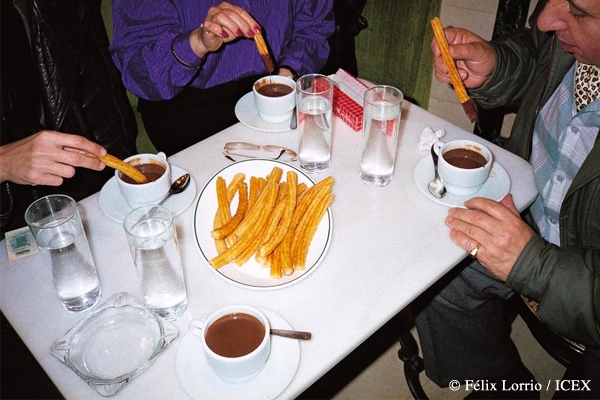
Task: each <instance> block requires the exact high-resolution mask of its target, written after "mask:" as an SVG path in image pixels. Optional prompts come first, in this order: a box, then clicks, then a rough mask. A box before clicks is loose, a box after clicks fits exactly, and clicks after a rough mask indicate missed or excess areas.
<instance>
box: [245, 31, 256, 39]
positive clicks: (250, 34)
mask: <svg viewBox="0 0 600 400" xmlns="http://www.w3.org/2000/svg"><path fill="white" fill-rule="evenodd" d="M246 33H247V34H248V36H250V37H251V38H253V37H254V32H253V31H252V29H248V32H246Z"/></svg>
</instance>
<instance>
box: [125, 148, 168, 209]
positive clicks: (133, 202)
mask: <svg viewBox="0 0 600 400" xmlns="http://www.w3.org/2000/svg"><path fill="white" fill-rule="evenodd" d="M123 161H125V162H126V163H127V164H130V165H132V166H136V165H140V164H158V165H160V166H162V167H163V168H164V169H165V172H164V173H163V174H162V175H161V176H160V178H158V179H156V180H155V181H152V182H148V183H128V182H125V181H124V180H123V179H122V178H121V174H122V173H121V172H119V171H115V177H116V179H117V184H118V186H119V190H120V191H121V195H123V198H124V199H125V201H126V202H127V204H129V206H130V207H131V208H138V207H141V206H144V205H147V204H156V203H158V202H159V201H161V200H162V199H163V197H165V196H166V195H167V193H168V192H169V188H170V187H171V167H170V166H169V163H168V162H167V156H166V155H165V153H162V152H161V153H158V154H137V155H135V156H131V157H128V158H126V159H125V160H123Z"/></svg>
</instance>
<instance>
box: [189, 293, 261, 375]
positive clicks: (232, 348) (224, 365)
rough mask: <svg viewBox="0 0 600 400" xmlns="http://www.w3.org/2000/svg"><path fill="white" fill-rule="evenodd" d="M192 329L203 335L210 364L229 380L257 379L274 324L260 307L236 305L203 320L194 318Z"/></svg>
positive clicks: (216, 371)
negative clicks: (271, 323)
mask: <svg viewBox="0 0 600 400" xmlns="http://www.w3.org/2000/svg"><path fill="white" fill-rule="evenodd" d="M189 328H190V332H192V334H194V335H195V336H197V337H198V338H200V346H201V347H202V351H203V352H204V354H205V356H206V360H207V362H208V365H210V367H211V368H212V370H213V371H214V372H215V374H216V375H217V376H219V377H220V378H221V379H223V380H224V381H227V382H234V383H241V382H246V381H248V380H250V379H253V378H255V377H256V376H257V375H258V374H259V373H260V372H261V371H262V369H263V367H264V366H265V364H266V362H267V359H268V358H269V353H270V352H271V326H270V324H269V320H268V319H267V317H266V316H265V315H264V314H263V313H262V312H261V311H260V310H258V309H257V308H254V307H250V306H245V305H233V306H228V307H224V308H221V309H219V310H217V311H215V312H214V313H212V314H211V315H209V316H208V317H206V318H205V319H203V320H192V321H190V323H189Z"/></svg>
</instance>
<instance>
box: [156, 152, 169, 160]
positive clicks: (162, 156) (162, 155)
mask: <svg viewBox="0 0 600 400" xmlns="http://www.w3.org/2000/svg"><path fill="white" fill-rule="evenodd" d="M156 155H157V156H159V157H160V158H162V159H163V160H166V159H167V155H166V154H165V153H163V152H162V151H161V152H158V153H156Z"/></svg>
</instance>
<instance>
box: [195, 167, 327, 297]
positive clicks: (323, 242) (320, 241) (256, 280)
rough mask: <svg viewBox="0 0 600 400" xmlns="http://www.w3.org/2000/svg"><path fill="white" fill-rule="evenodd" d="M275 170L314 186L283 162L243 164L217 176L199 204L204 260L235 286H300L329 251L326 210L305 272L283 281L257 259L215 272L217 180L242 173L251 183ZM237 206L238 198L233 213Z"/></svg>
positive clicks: (197, 229)
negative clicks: (272, 276) (214, 225)
mask: <svg viewBox="0 0 600 400" xmlns="http://www.w3.org/2000/svg"><path fill="white" fill-rule="evenodd" d="M275 166H278V167H279V168H281V169H282V170H283V176H284V177H285V174H286V172H287V171H295V172H296V173H297V174H298V183H305V184H306V185H308V187H311V186H313V185H314V182H313V180H312V179H311V178H310V177H309V176H308V175H306V174H305V173H304V172H302V171H300V170H299V169H297V168H295V167H293V166H291V165H287V164H285V163H282V162H280V161H274V160H243V161H238V162H236V163H233V164H230V165H228V166H227V167H225V168H223V169H222V170H220V171H219V172H217V173H216V174H215V175H213V177H212V178H211V179H210V180H209V181H208V183H207V184H206V186H204V188H203V189H202V191H201V192H200V196H199V198H198V203H197V204H196V211H195V212H194V235H195V237H196V243H197V244H198V248H199V249H200V253H201V254H202V257H203V258H204V260H205V261H206V266H207V267H208V268H210V270H211V271H213V272H214V273H216V274H217V275H218V276H220V277H221V278H223V279H225V280H226V281H228V282H230V283H233V284H235V285H239V286H242V287H246V288H252V289H279V288H282V287H285V286H288V285H291V284H294V283H297V282H299V281H300V280H301V279H304V278H306V277H307V276H308V275H309V274H310V273H311V272H312V271H314V270H315V269H316V267H317V265H318V264H319V263H320V262H321V260H322V259H323V257H324V256H325V253H326V252H327V249H328V248H329V243H330V242H331V232H332V225H333V224H332V217H331V209H328V210H327V214H326V216H325V217H324V218H323V219H322V220H321V223H320V224H319V227H318V229H317V232H316V233H315V236H314V237H313V240H312V242H311V245H310V248H309V250H308V255H307V257H306V268H305V269H303V270H296V271H294V273H293V274H291V275H289V276H283V277H282V278H281V279H274V278H271V276H270V271H269V268H265V267H262V266H261V265H260V264H258V263H257V262H256V261H255V260H254V256H253V257H252V258H250V260H249V261H248V262H247V263H246V264H244V265H242V266H241V267H240V266H237V265H236V264H234V263H230V264H227V265H225V266H223V267H221V268H219V269H214V268H213V267H212V266H211V265H210V264H209V263H208V260H210V259H212V258H213V257H215V256H216V255H217V249H216V248H215V242H214V239H213V238H212V236H211V235H210V232H211V231H212V230H213V221H214V219H215V213H216V212H217V208H218V202H217V190H216V179H217V177H219V176H221V177H223V178H224V179H225V181H226V182H227V183H229V182H230V181H231V179H232V178H233V176H234V175H235V174H236V173H238V172H242V173H244V174H245V175H246V182H249V181H250V177H251V176H260V177H266V176H267V175H268V174H270V173H271V171H272V170H273V167H275ZM236 206H237V196H236V197H234V200H233V202H232V204H231V207H232V210H234V211H235V208H236Z"/></svg>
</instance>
